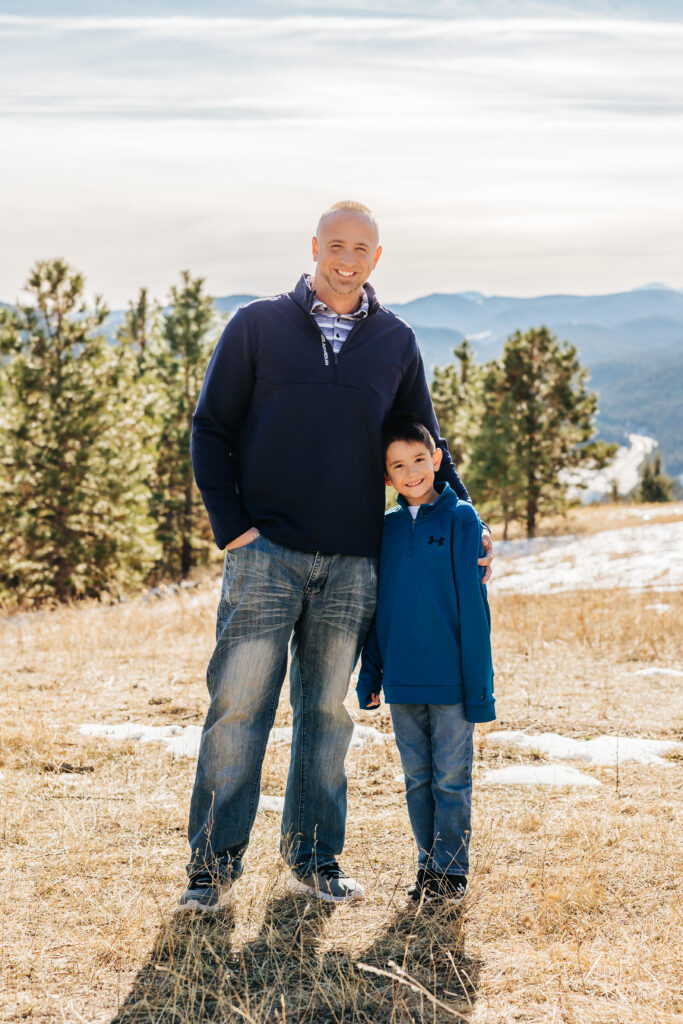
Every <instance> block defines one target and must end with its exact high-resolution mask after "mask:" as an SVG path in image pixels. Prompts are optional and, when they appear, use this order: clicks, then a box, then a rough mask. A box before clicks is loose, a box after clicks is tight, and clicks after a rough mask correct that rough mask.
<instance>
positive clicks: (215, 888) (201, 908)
mask: <svg viewBox="0 0 683 1024" xmlns="http://www.w3.org/2000/svg"><path fill="white" fill-rule="evenodd" d="M232 883H233V878H232V875H230V874H224V875H220V874H212V873H211V872H210V871H198V872H197V873H196V874H195V875H192V876H191V878H190V881H189V882H188V886H187V889H186V890H185V892H184V893H183V894H182V896H181V897H180V899H179V900H178V906H177V908H176V913H182V912H183V911H197V912H198V913H200V914H215V913H216V911H218V910H220V909H221V907H225V906H226V905H227V904H228V903H229V902H230V899H231V897H232Z"/></svg>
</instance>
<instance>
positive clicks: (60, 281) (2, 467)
mask: <svg viewBox="0 0 683 1024" xmlns="http://www.w3.org/2000/svg"><path fill="white" fill-rule="evenodd" d="M26 287H27V291H28V293H29V295H30V301H29V302H28V303H27V304H24V305H19V306H17V307H16V309H13V310H4V311H2V313H0V348H1V351H2V355H3V356H4V357H5V360H6V361H5V363H4V366H3V368H2V410H1V412H0V589H2V590H3V591H4V592H5V599H7V595H8V594H11V595H12V597H13V598H14V599H16V600H19V601H25V602H37V601H42V600H45V599H49V598H56V599H58V600H65V599H72V598H76V597H81V596H84V595H98V594H101V593H102V592H104V591H108V592H113V593H121V592H122V591H124V590H125V589H127V588H129V587H131V586H134V585H137V584H139V583H140V582H141V581H142V579H143V578H144V577H145V575H146V573H147V571H148V569H149V567H150V565H151V564H152V563H153V562H154V560H155V558H156V556H157V547H156V543H155V541H154V535H153V524H152V522H151V520H150V518H149V515H148V509H147V488H146V484H145V478H146V476H147V475H148V473H149V470H150V465H149V458H148V456H147V455H146V453H145V451H144V446H143V444H142V443H141V441H140V435H139V430H138V424H139V420H140V417H141V414H142V403H141V396H140V393H139V390H138V389H137V387H136V381H135V369H134V363H133V361H132V360H131V356H130V353H129V352H126V351H125V350H123V349H120V348H116V347H115V346H111V345H109V344H107V341H106V340H105V338H104V337H103V335H102V333H101V328H102V325H103V323H104V321H105V318H106V316H107V310H106V308H105V307H104V305H103V303H102V301H101V300H100V299H99V298H96V299H95V302H94V304H93V305H92V307H88V305H87V303H86V302H85V300H84V298H83V290H84V281H83V277H82V276H81V275H80V274H78V273H76V272H75V271H74V270H73V269H72V268H71V267H69V266H68V264H66V263H64V262H63V261H62V260H50V261H41V262H39V263H37V264H36V266H35V267H34V269H33V270H32V272H31V274H30V277H29V280H28V283H27V286H26Z"/></svg>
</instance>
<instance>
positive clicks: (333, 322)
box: [307, 277, 370, 355]
mask: <svg viewBox="0 0 683 1024" xmlns="http://www.w3.org/2000/svg"><path fill="white" fill-rule="evenodd" d="M307 284H308V288H309V291H310V292H311V293H312V295H313V304H312V305H311V313H312V315H313V318H314V319H315V322H316V323H317V325H318V327H319V328H320V330H321V332H322V333H323V334H324V336H325V340H326V341H329V343H330V345H331V346H332V350H333V351H334V354H335V355H339V352H340V351H341V347H342V345H343V344H344V342H345V341H346V339H347V337H348V336H349V332H350V331H351V328H352V327H353V326H354V324H355V323H356V322H357V321H358V320H364V319H365V317H366V316H367V315H368V310H369V308H370V303H369V301H368V293H367V292H366V290H365V288H364V289H363V299H362V301H361V304H360V306H359V307H358V309H357V310H356V311H355V313H335V311H334V310H333V309H330V307H329V306H326V305H325V303H324V302H321V301H320V299H317V298H316V297H315V292H313V289H312V288H311V279H310V277H309V278H308V280H307Z"/></svg>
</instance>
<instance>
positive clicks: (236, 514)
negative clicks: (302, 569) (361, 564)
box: [191, 276, 469, 557]
mask: <svg viewBox="0 0 683 1024" xmlns="http://www.w3.org/2000/svg"><path fill="white" fill-rule="evenodd" d="M365 289H366V292H367V295H368V300H369V309H368V315H367V317H365V319H363V320H360V321H359V322H358V323H357V324H355V325H354V327H353V328H352V330H351V331H350V333H349V335H348V337H347V338H346V340H345V342H344V345H343V346H342V349H341V351H340V352H339V354H338V355H335V353H334V351H333V349H332V346H331V345H330V343H329V342H328V341H327V340H326V339H325V337H324V336H323V335H322V334H321V332H320V330H319V328H318V326H317V324H316V322H315V319H314V318H313V316H312V314H311V310H310V307H311V304H312V302H313V300H314V296H313V294H312V293H311V292H310V289H308V288H307V286H306V282H305V278H304V277H303V276H302V278H301V279H300V281H299V282H298V284H297V286H296V288H295V289H294V291H292V292H289V293H288V294H282V295H277V296H275V297H274V298H272V299H257V300H256V301H255V302H250V303H249V304H248V305H246V306H243V307H241V308H240V309H239V310H237V312H236V313H235V314H234V315H233V316H232V317H231V319H230V320H229V322H228V324H227V326H226V328H225V330H224V331H223V334H222V335H221V338H220V340H219V342H218V344H217V346H216V348H215V350H214V353H213V355H212V357H211V361H210V362H209V366H208V369H207V371H206V376H205V378H204V384H203V386H202V390H201V394H200V396H199V401H198V403H197V409H196V411H195V415H194V420H193V427H192V440H191V450H192V463H193V467H194V472H195V478H196V480H197V485H198V487H199V490H200V492H201V495H202V498H203V500H204V504H205V505H206V508H207V511H208V513H209V519H210V521H211V526H212V529H213V534H214V537H215V540H216V544H217V545H218V547H220V548H224V547H225V545H226V544H229V543H230V541H231V540H233V539H234V538H235V537H237V536H239V535H240V534H242V533H244V532H246V530H248V529H249V527H251V526H255V527H257V528H258V529H259V530H260V531H261V533H262V534H263V535H264V536H265V537H267V538H268V539H269V540H272V541H275V542H276V543H278V544H283V545H285V546H287V547H292V548H297V549H299V550H302V551H312V552H314V551H321V552H324V553H326V554H347V555H364V556H370V557H375V556H376V555H377V554H378V552H379V546H380V538H381V530H382V514H383V511H384V466H383V462H382V453H381V447H380V435H381V428H382V423H383V421H384V419H385V418H386V416H387V415H388V414H389V413H390V412H391V411H392V410H394V409H400V410H404V411H405V412H409V413H412V414H413V415H414V416H415V417H416V418H417V419H419V420H420V421H421V422H422V423H424V424H425V426H427V428H428V429H429V430H430V431H431V433H432V434H433V435H434V437H435V440H436V441H437V444H438V445H439V447H441V448H442V450H443V452H444V458H443V460H442V467H441V470H440V471H439V478H440V479H442V480H447V481H448V482H449V483H450V484H451V486H452V487H453V489H454V490H455V491H456V493H457V494H458V495H459V497H461V498H463V499H465V500H467V501H469V495H468V494H467V491H466V489H465V487H464V485H463V483H462V481H461V480H460V477H459V476H458V474H457V473H456V471H455V467H454V466H453V462H452V460H451V457H450V454H449V452H448V447H447V445H446V442H445V441H444V440H442V439H440V438H439V427H438V424H437V421H436V417H435V415H434V409H433V407H432V402H431V398H430V395H429V389H428V387H427V381H426V378H425V373H424V367H423V364H422V357H421V355H420V350H419V348H418V346H417V342H416V340H415V334H414V332H413V330H412V328H411V327H410V326H409V325H408V324H407V323H405V322H404V321H403V320H401V319H400V318H399V317H397V316H396V315H395V314H394V313H392V312H390V310H388V309H385V308H384V307H383V306H381V305H380V303H379V302H378V301H377V298H376V296H375V293H374V290H373V289H372V288H371V287H370V285H368V284H366V285H365Z"/></svg>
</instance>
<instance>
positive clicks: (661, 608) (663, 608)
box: [645, 601, 671, 615]
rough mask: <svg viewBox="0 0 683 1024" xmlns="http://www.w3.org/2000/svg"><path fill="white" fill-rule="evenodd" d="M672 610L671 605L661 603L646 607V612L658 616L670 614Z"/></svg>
mask: <svg viewBox="0 0 683 1024" xmlns="http://www.w3.org/2000/svg"><path fill="white" fill-rule="evenodd" d="M670 608H671V605H670V604H662V602H661V601H655V603H654V604H646V605H645V611H646V612H657V614H658V615H663V614H664V613H665V612H668V611H669V609H670Z"/></svg>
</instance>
